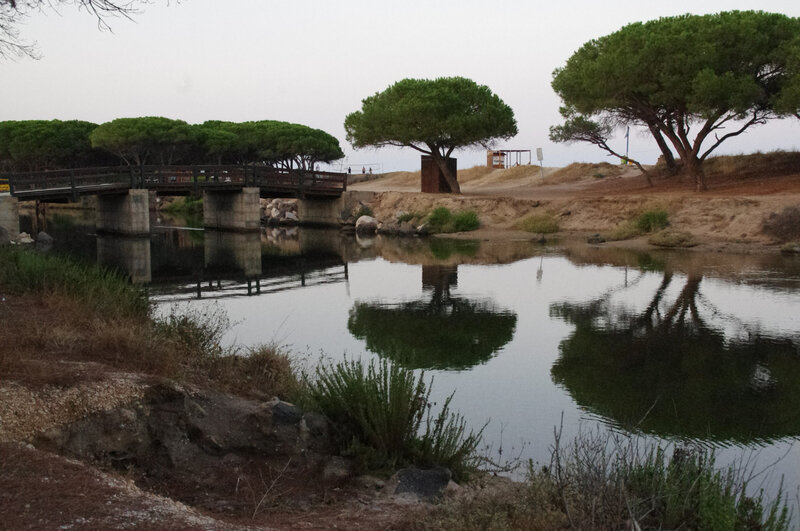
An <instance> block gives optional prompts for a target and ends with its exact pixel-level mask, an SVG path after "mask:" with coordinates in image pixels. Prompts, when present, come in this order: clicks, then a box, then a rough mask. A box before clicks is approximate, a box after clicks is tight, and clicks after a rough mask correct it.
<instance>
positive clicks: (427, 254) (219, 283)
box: [23, 214, 800, 498]
mask: <svg viewBox="0 0 800 531" xmlns="http://www.w3.org/2000/svg"><path fill="white" fill-rule="evenodd" d="M50 218H51V219H50V220H49V225H48V232H50V234H52V235H53V236H54V237H55V238H56V243H55V248H54V249H53V252H63V253H68V254H71V255H73V256H76V257H78V258H80V259H82V260H86V261H99V262H100V263H102V264H104V265H110V266H114V267H119V268H122V269H123V270H125V271H127V272H128V273H129V274H130V275H131V276H132V277H133V278H134V280H135V281H139V282H145V283H147V284H148V285H149V290H150V294H151V297H152V298H153V300H154V301H156V302H157V304H158V307H159V309H160V311H168V309H169V308H171V307H172V306H174V305H216V306H218V307H220V308H222V309H224V310H225V311H226V312H227V314H228V316H229V317H230V319H231V321H232V322H233V323H235V325H234V326H233V327H232V329H231V330H230V331H229V332H228V334H227V336H226V341H228V342H229V343H231V344H234V343H235V344H240V345H254V344H257V343H276V344H279V345H281V346H283V347H284V348H286V349H287V350H289V351H290V352H292V355H293V357H294V358H295V359H296V360H297V362H298V364H302V365H304V366H306V367H312V366H313V365H314V364H315V363H317V362H318V361H319V360H320V358H327V359H333V360H337V359H342V358H344V357H349V358H362V359H384V358H385V359H389V360H391V361H393V362H395V363H400V364H401V365H403V366H405V367H408V368H412V369H416V370H424V371H426V374H427V375H428V376H429V377H432V378H433V380H434V383H433V393H432V397H433V400H434V401H435V402H436V403H437V404H441V403H442V402H443V401H444V400H445V399H446V398H447V396H449V395H450V394H451V393H455V395H454V398H453V402H452V407H453V408H454V409H456V410H458V411H460V412H461V413H462V414H463V415H464V416H465V418H466V419H467V421H468V422H469V424H470V426H472V427H473V428H474V429H480V427H481V426H483V425H484V424H486V423H487V422H488V425H487V427H486V429H485V432H484V433H485V440H486V441H487V444H489V445H491V450H488V451H489V452H490V453H491V454H492V455H494V456H495V457H498V456H499V454H500V452H501V449H502V455H503V457H509V456H516V457H518V458H520V459H522V460H524V461H527V460H528V459H530V460H532V461H534V462H538V463H539V464H547V463H548V460H549V455H550V447H551V445H552V444H553V441H554V429H561V430H562V431H563V434H562V439H563V440H569V439H570V438H572V437H573V436H575V435H576V434H578V432H579V431H590V432H606V431H611V432H613V433H619V434H628V433H635V434H637V435H638V436H639V437H640V439H641V440H642V441H648V440H656V441H658V442H661V443H668V444H683V443H687V442H690V443H695V444H701V445H705V446H709V447H713V448H715V451H716V453H717V460H718V462H719V463H732V462H738V463H746V464H747V466H748V467H750V469H751V470H752V471H753V472H754V473H758V475H757V476H756V477H755V478H754V480H753V481H752V482H751V488H757V487H759V486H761V485H762V484H764V485H766V486H767V488H768V491H770V492H775V490H776V489H777V485H778V481H779V479H780V476H781V475H782V476H784V479H785V485H784V490H785V491H786V492H788V494H789V497H790V498H794V497H795V495H796V493H797V489H798V485H800V444H798V437H799V436H800V259H798V258H789V257H782V256H777V255H756V254H753V255H741V254H739V255H728V254H722V253H713V254H703V253H696V252H680V251H658V250H653V251H648V252H634V251H625V250H619V249H611V248H605V247H593V246H588V245H585V244H583V243H569V242H562V243H559V242H555V243H552V244H545V245H542V244H536V243H532V242H528V241H511V242H479V241H464V240H440V239H417V238H411V239H398V238H385V237H377V238H373V239H359V238H356V237H355V236H352V235H345V234H343V233H341V232H339V231H330V230H327V231H326V230H310V229H297V228H281V229H265V230H263V231H262V232H261V233H260V234H230V233H220V232H211V231H202V230H198V229H194V228H190V227H183V228H179V227H173V226H167V225H168V223H166V222H162V224H161V225H160V226H158V223H156V226H157V228H156V229H155V230H154V233H153V235H152V237H151V238H149V239H143V240H136V239H125V238H113V237H109V236H103V237H99V238H98V237H96V236H95V235H94V230H93V225H92V224H91V222H90V220H88V219H80V218H76V217H70V216H64V215H60V216H59V215H57V214H56V215H52V214H51V216H50ZM29 223H30V221H29V220H25V219H24V220H23V230H26V229H27V228H28V227H27V226H26V225H28V224H29ZM522 473H523V471H519V472H517V475H521V474H522Z"/></svg>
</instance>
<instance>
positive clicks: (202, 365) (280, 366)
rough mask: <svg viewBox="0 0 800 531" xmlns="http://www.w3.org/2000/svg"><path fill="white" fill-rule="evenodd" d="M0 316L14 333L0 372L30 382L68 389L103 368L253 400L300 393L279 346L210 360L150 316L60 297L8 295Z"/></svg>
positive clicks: (0, 355)
mask: <svg viewBox="0 0 800 531" xmlns="http://www.w3.org/2000/svg"><path fill="white" fill-rule="evenodd" d="M0 318H2V322H3V326H4V328H6V327H7V328H6V329H8V330H14V333H13V334H12V335H10V337H8V338H7V340H6V341H3V342H2V343H0V374H3V375H4V378H9V379H12V380H16V381H20V382H23V383H26V384H28V385H33V386H40V385H56V386H60V387H67V386H70V385H74V384H76V383H77V382H79V381H83V380H87V379H95V378H97V376H98V374H97V373H100V372H102V370H103V369H102V367H105V368H106V369H105V370H108V369H109V368H110V369H116V370H125V371H133V372H140V373H144V374H147V375H151V376H156V377H164V378H172V379H176V380H180V381H185V382H191V383H194V384H197V385H202V386H207V387H210V388H212V389H217V390H220V391H225V392H231V393H235V394H239V395H243V396H254V397H258V398H264V397H267V398H269V397H271V396H280V397H287V396H290V395H292V394H293V393H294V392H295V391H296V390H297V380H296V378H295V377H294V371H293V367H292V366H291V363H290V360H289V357H288V356H287V355H286V353H284V352H282V351H281V349H279V348H277V347H274V346H259V347H255V348H253V349H249V350H244V351H240V352H231V351H227V350H224V349H223V350H220V351H219V352H218V353H217V355H213V354H210V353H209V352H202V351H201V350H200V349H199V348H198V346H197V345H196V344H194V343H192V342H191V341H189V340H187V339H186V338H185V337H181V336H180V334H175V333H170V332H167V331H165V330H164V329H163V327H159V326H157V325H156V324H155V323H154V322H153V321H152V320H150V318H149V317H145V316H143V317H141V318H138V319H137V318H127V319H120V318H114V317H111V318H109V317H106V316H104V315H100V314H98V313H96V312H94V311H92V310H91V309H87V308H86V307H85V306H83V305H82V304H80V303H78V302H76V301H74V300H72V299H70V298H69V297H67V296H64V295H34V294H29V295H18V296H11V295H7V296H6V300H5V301H4V302H3V303H1V304H0ZM65 361H66V362H94V363H96V364H102V365H93V367H96V372H94V373H88V372H87V371H86V370H83V369H82V370H81V371H77V372H76V371H69V370H65V368H66V366H65V365H63V364H62V363H60V362H65Z"/></svg>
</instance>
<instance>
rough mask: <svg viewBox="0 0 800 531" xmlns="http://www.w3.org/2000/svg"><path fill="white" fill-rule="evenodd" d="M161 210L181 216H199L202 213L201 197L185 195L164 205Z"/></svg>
mask: <svg viewBox="0 0 800 531" xmlns="http://www.w3.org/2000/svg"><path fill="white" fill-rule="evenodd" d="M161 210H163V211H164V212H168V213H170V214H180V215H183V216H201V215H202V214H203V198H201V197H192V196H186V197H181V198H179V199H176V200H175V201H173V202H172V203H170V204H168V205H165V206H164V207H163V208H162V209H161Z"/></svg>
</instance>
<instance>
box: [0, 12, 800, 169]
mask: <svg viewBox="0 0 800 531" xmlns="http://www.w3.org/2000/svg"><path fill="white" fill-rule="evenodd" d="M734 9H739V10H746V9H760V10H764V11H770V12H778V13H784V14H786V15H789V16H793V17H797V16H800V2H797V1H796V0H791V1H790V0H774V1H773V0H762V1H760V2H744V1H731V0H729V1H717V0H704V1H703V2H697V1H696V0H692V1H684V0H673V1H670V2H655V1H651V0H638V1H628V0H625V1H615V2H599V1H597V0H562V1H560V2H547V3H544V2H531V1H522V0H517V1H512V0H505V1H504V0H499V1H494V2H475V1H472V0H454V1H451V0H438V1H437V0H406V1H403V2H385V1H376V0H369V1H367V0H338V1H335V2H330V1H324V0H292V1H286V0H281V1H277V0H228V1H226V2H220V1H219V0H181V1H180V2H176V1H175V0H171V1H167V0H152V3H150V4H147V5H142V6H141V12H140V13H138V14H136V15H135V16H134V19H133V21H130V20H126V19H113V20H110V21H109V23H110V26H111V29H112V31H101V30H99V29H98V25H97V21H96V19H94V18H93V17H92V16H91V15H89V14H88V13H86V12H85V11H79V10H78V9H77V8H75V6H72V5H64V6H62V7H61V8H59V11H58V13H56V12H53V11H44V12H42V13H34V14H32V15H31V16H30V17H29V18H27V19H26V21H25V24H24V25H23V26H21V27H20V28H19V29H20V31H21V33H22V35H23V37H24V38H26V39H27V40H30V41H36V43H37V45H38V50H39V53H40V54H41V56H42V57H41V58H40V59H38V60H32V59H27V58H26V59H16V60H8V59H6V60H0V101H1V102H2V104H0V120H31V119H61V120H68V119H80V120H88V121H92V122H96V123H103V122H106V121H110V120H113V119H115V118H121V117H129V116H166V117H169V118H175V119H181V120H185V121H187V122H189V123H201V122H203V121H205V120H212V119H213V120H228V121H248V120H265V119H269V120H284V121H289V122H295V123H301V124H305V125H308V126H311V127H315V128H319V129H322V130H325V131H327V132H328V133H330V134H332V135H333V136H335V137H336V138H338V139H339V142H340V144H341V146H342V149H343V150H344V152H345V155H346V159H345V160H344V161H342V163H343V164H344V165H345V166H352V167H353V168H354V169H356V170H358V169H360V167H361V166H364V165H374V166H373V167H374V168H375V171H395V170H416V169H419V153H417V152H416V151H414V150H412V149H397V148H383V149H360V150H354V149H353V148H352V146H350V144H349V143H348V142H347V141H346V138H345V132H344V127H343V122H344V118H345V116H346V115H347V114H349V113H351V112H353V111H357V110H359V109H360V108H361V100H362V99H364V98H366V97H368V96H371V95H373V94H375V93H376V92H380V91H382V90H384V89H385V88H387V87H388V86H390V85H392V84H393V83H394V82H396V81H398V80H400V79H403V78H428V79H432V78H436V77H442V76H464V77H468V78H470V79H473V80H474V81H476V82H477V83H479V84H482V85H487V86H488V87H490V88H491V89H492V91H494V92H495V93H496V94H497V95H498V96H500V98H501V99H503V101H505V102H506V103H507V104H508V105H509V106H511V108H512V109H513V110H514V114H515V117H516V119H517V124H518V129H519V134H518V135H517V136H516V137H514V138H512V139H510V140H507V141H499V142H497V143H496V144H495V147H496V148H501V149H502V148H505V149H530V150H533V163H536V162H537V161H536V151H535V150H536V148H542V152H543V157H544V160H543V164H544V165H545V166H564V165H567V164H569V163H571V162H599V161H608V162H617V161H616V160H614V159H610V158H609V157H607V156H606V154H605V152H603V151H601V150H600V149H599V148H596V147H594V146H591V145H588V144H571V145H566V144H554V143H552V142H550V140H549V139H548V130H549V127H550V126H551V125H556V124H558V123H559V122H560V116H559V114H558V107H559V105H560V100H559V98H558V97H557V96H556V95H555V93H554V92H553V90H552V89H551V87H550V81H551V79H552V73H553V70H554V69H556V68H558V67H560V66H563V65H564V64H565V62H566V60H567V59H568V58H569V57H570V56H571V55H572V54H573V53H574V52H575V51H576V50H577V49H578V48H579V47H580V46H581V45H582V44H583V43H584V42H586V41H588V40H590V39H593V38H596V37H601V36H603V35H607V34H609V33H612V32H614V31H616V30H617V29H619V28H620V27H622V26H624V25H625V24H627V23H630V22H635V21H645V20H651V19H655V18H659V17H662V16H673V15H679V14H684V13H695V14H702V13H715V12H719V11H726V10H734ZM611 144H612V146H614V147H615V148H617V149H620V150H622V151H624V149H625V139H624V138H623V134H622V133H620V134H619V135H617V136H616V137H615V138H614V140H613V141H612V143H611ZM799 146H800V120H797V119H792V120H780V121H775V122H773V123H769V124H767V125H765V126H760V127H757V128H753V129H751V130H750V131H749V132H748V133H746V134H743V135H740V136H739V137H737V138H734V139H732V140H729V141H726V142H725V143H724V144H722V146H721V147H720V148H719V149H718V151H717V152H718V153H720V154H736V153H751V152H754V151H772V150H775V149H784V150H795V149H800V147H799ZM630 155H631V157H633V158H637V159H639V160H641V161H643V162H645V163H653V162H655V160H656V158H657V156H658V155H659V152H658V148H657V147H656V145H655V143H654V141H653V140H652V139H651V138H650V137H649V135H647V134H645V133H644V132H637V131H632V132H631V139H630ZM455 156H456V157H457V158H458V159H459V161H458V166H459V167H460V168H467V167H471V166H474V165H477V164H484V163H485V161H486V155H485V151H483V150H482V149H476V150H462V151H457V152H456V153H455ZM524 162H527V159H525V160H524Z"/></svg>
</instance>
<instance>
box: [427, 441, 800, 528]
mask: <svg viewBox="0 0 800 531" xmlns="http://www.w3.org/2000/svg"><path fill="white" fill-rule="evenodd" d="M559 439H560V433H556V439H555V444H554V446H553V447H552V449H551V457H550V464H549V466H546V467H536V466H534V465H533V463H530V464H529V473H528V480H527V482H526V484H525V485H517V484H513V483H510V482H508V483H499V484H497V483H496V482H495V488H488V489H473V490H472V491H471V492H467V493H465V495H464V496H460V497H458V498H453V499H451V500H448V501H445V502H444V503H443V504H441V505H439V506H438V507H436V508H435V509H434V510H433V511H432V512H431V513H430V514H429V515H427V516H426V517H424V520H423V521H422V522H420V523H419V524H415V526H413V527H412V528H416V529H566V528H569V529H698V530H699V529H714V530H716V529H720V530H722V529H724V530H745V529H759V530H783V529H788V528H789V525H790V512H789V509H788V506H787V503H786V499H785V497H783V496H782V495H781V493H780V492H779V494H778V496H777V497H776V498H775V499H774V500H773V501H768V500H766V499H765V497H764V495H763V492H758V493H756V494H747V480H748V478H749V477H752V473H753V471H752V469H750V470H747V469H742V468H737V467H736V466H728V467H725V468H722V469H718V468H717V467H716V465H715V462H714V454H713V451H712V450H709V449H707V448H704V447H685V446H678V447H674V448H673V450H672V451H671V452H670V451H669V448H664V447H662V446H658V445H656V444H655V443H646V442H643V441H642V440H641V439H639V438H637V437H636V436H631V437H626V436H624V435H621V434H602V433H599V432H595V433H589V434H586V433H582V434H581V435H579V436H578V437H576V439H575V440H574V441H573V442H572V443H570V444H568V445H566V446H561V445H560V440H559ZM487 481H490V480H487ZM779 490H780V489H779Z"/></svg>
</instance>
